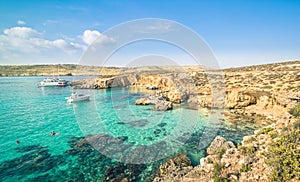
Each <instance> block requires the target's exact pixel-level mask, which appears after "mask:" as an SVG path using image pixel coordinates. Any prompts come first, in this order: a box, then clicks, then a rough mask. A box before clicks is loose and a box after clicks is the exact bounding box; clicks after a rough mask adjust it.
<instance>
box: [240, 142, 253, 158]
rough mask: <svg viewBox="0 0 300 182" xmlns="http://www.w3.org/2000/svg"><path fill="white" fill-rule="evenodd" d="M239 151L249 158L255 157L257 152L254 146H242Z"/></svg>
mask: <svg viewBox="0 0 300 182" xmlns="http://www.w3.org/2000/svg"><path fill="white" fill-rule="evenodd" d="M239 149H240V150H241V152H242V154H244V155H246V156H249V157H253V156H254V154H255V151H256V149H255V147H254V146H249V147H245V146H241V145H240V146H239Z"/></svg>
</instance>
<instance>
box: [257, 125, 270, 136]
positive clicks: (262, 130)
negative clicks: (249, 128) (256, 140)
mask: <svg viewBox="0 0 300 182" xmlns="http://www.w3.org/2000/svg"><path fill="white" fill-rule="evenodd" d="M272 130H274V128H272V127H266V128H262V129H260V130H259V131H258V132H257V133H256V136H257V135H261V134H267V133H269V132H270V131H272Z"/></svg>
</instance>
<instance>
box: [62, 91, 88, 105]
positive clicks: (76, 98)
mask: <svg viewBox="0 0 300 182" xmlns="http://www.w3.org/2000/svg"><path fill="white" fill-rule="evenodd" d="M66 99H67V102H68V103H72V102H79V101H85V100H89V99H90V95H84V94H78V93H77V92H73V93H72V95H71V96H70V97H66Z"/></svg>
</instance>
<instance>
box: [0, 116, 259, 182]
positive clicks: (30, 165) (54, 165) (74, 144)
mask: <svg viewBox="0 0 300 182" xmlns="http://www.w3.org/2000/svg"><path fill="white" fill-rule="evenodd" d="M238 119H239V120H238V121H236V122H235V123H238V125H235V124H232V123H226V122H221V125H222V126H221V127H220V129H219V131H218V135H221V136H223V137H225V138H226V139H227V140H230V141H234V142H235V144H237V142H239V141H240V140H241V139H242V137H243V136H245V135H247V134H251V133H252V132H253V130H254V129H256V127H255V126H254V125H253V123H251V122H249V121H248V122H247V119H246V118H243V119H240V118H238ZM241 120H244V122H246V123H249V124H248V125H247V124H242V125H241V123H240V122H241ZM143 122H145V121H135V122H133V123H128V124H132V125H134V126H136V125H138V126H140V125H143V124H144V123H143ZM119 124H122V123H119ZM124 124H125V123H124ZM126 124H127V123H126ZM166 126H167V123H161V124H160V125H159V127H160V130H161V131H163V129H164V127H166ZM202 130H203V129H202ZM202 130H199V131H196V132H194V133H193V134H191V135H190V137H189V138H188V140H186V142H185V144H184V147H183V148H182V149H180V150H179V151H178V152H181V153H185V154H187V156H188V157H189V158H190V160H191V162H192V165H193V166H195V165H198V164H199V160H200V158H201V157H204V155H205V150H206V148H205V149H199V148H198V146H199V141H200V142H201V137H202V133H203V131H202ZM87 138H89V139H97V140H96V142H98V143H99V141H100V140H101V141H102V140H103V141H106V143H100V144H101V145H102V144H105V145H103V146H104V147H106V146H107V150H108V151H109V150H110V149H109V147H110V146H112V145H110V146H109V145H107V144H110V143H107V142H108V141H120V140H117V138H112V137H110V136H107V135H94V136H87V137H85V138H84V137H81V138H76V137H73V138H71V139H70V140H69V141H68V144H69V146H70V148H69V149H68V150H66V151H65V152H64V153H63V154H61V155H51V153H50V152H49V149H48V148H47V147H43V146H39V145H33V146H25V147H18V148H16V149H15V150H16V152H18V153H21V154H22V156H20V157H17V158H14V159H12V160H7V161H4V162H2V163H0V181H20V180H22V181H121V180H122V179H124V178H126V179H127V180H128V181H152V180H153V178H154V175H155V173H156V171H157V170H158V168H159V165H160V164H162V163H164V162H165V161H166V159H162V160H160V161H156V162H152V163H148V164H123V163H120V162H117V161H115V160H112V159H110V158H108V157H106V156H105V155H103V154H101V153H100V152H98V151H97V150H95V149H94V148H93V147H92V146H91V145H90V143H89V142H88V141H87V140H89V139H87ZM94 141H95V140H94ZM121 142H127V141H126V137H123V138H122V140H121ZM207 147H208V146H207ZM113 150H116V151H117V150H119V149H116V148H112V151H111V152H113ZM174 155H176V154H174ZM170 157H172V156H170Z"/></svg>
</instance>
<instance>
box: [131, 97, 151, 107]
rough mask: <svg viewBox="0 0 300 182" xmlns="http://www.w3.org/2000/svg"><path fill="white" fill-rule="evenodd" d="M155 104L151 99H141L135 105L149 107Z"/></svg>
mask: <svg viewBox="0 0 300 182" xmlns="http://www.w3.org/2000/svg"><path fill="white" fill-rule="evenodd" d="M149 104H154V101H153V100H151V99H149V98H139V99H138V100H136V101H135V105H149Z"/></svg>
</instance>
